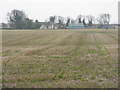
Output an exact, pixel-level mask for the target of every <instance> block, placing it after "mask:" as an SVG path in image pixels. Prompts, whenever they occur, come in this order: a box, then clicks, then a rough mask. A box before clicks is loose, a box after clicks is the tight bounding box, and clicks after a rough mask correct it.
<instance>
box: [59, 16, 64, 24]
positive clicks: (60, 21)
mask: <svg viewBox="0 0 120 90" xmlns="http://www.w3.org/2000/svg"><path fill="white" fill-rule="evenodd" d="M64 20H65V19H64V17H62V16H58V23H59V24H64Z"/></svg>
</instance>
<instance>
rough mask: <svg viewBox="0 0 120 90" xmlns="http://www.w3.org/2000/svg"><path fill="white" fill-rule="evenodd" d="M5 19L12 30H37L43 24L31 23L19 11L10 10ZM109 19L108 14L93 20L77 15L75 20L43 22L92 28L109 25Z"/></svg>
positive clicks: (58, 17) (53, 19) (56, 19)
mask: <svg viewBox="0 0 120 90" xmlns="http://www.w3.org/2000/svg"><path fill="white" fill-rule="evenodd" d="M7 17H8V24H9V25H10V27H11V28H13V29H39V28H40V26H41V25H42V24H43V23H41V22H39V21H38V20H35V21H33V20H32V19H30V18H28V17H27V15H26V14H25V12H24V11H21V10H12V11H11V12H9V13H8V14H7ZM110 18H111V16H110V14H101V15H99V17H98V18H95V17H94V16H92V15H87V16H84V15H78V16H77V17H76V19H73V18H71V17H67V18H64V17H62V16H50V17H48V18H47V19H46V20H45V22H46V23H49V24H55V23H58V24H60V25H64V26H65V27H68V24H69V23H83V24H84V26H85V27H92V26H93V24H98V25H99V26H102V25H109V22H110ZM6 26H7V25H6V24H5V23H2V27H6Z"/></svg>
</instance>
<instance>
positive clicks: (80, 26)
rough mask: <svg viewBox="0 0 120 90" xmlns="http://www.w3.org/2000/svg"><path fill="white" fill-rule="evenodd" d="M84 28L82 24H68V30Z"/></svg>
mask: <svg viewBox="0 0 120 90" xmlns="http://www.w3.org/2000/svg"><path fill="white" fill-rule="evenodd" d="M82 28H85V27H84V24H83V23H69V24H68V29H82Z"/></svg>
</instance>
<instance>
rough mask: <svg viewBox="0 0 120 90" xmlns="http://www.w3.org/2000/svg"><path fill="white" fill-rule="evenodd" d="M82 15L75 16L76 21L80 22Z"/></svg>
mask: <svg viewBox="0 0 120 90" xmlns="http://www.w3.org/2000/svg"><path fill="white" fill-rule="evenodd" d="M82 17H83V16H82V15H78V16H77V20H78V23H82Z"/></svg>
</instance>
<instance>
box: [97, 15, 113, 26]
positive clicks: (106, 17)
mask: <svg viewBox="0 0 120 90" xmlns="http://www.w3.org/2000/svg"><path fill="white" fill-rule="evenodd" d="M110 18H111V15H110V14H101V15H100V16H99V18H97V22H98V23H99V24H100V25H109V22H110Z"/></svg>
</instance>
